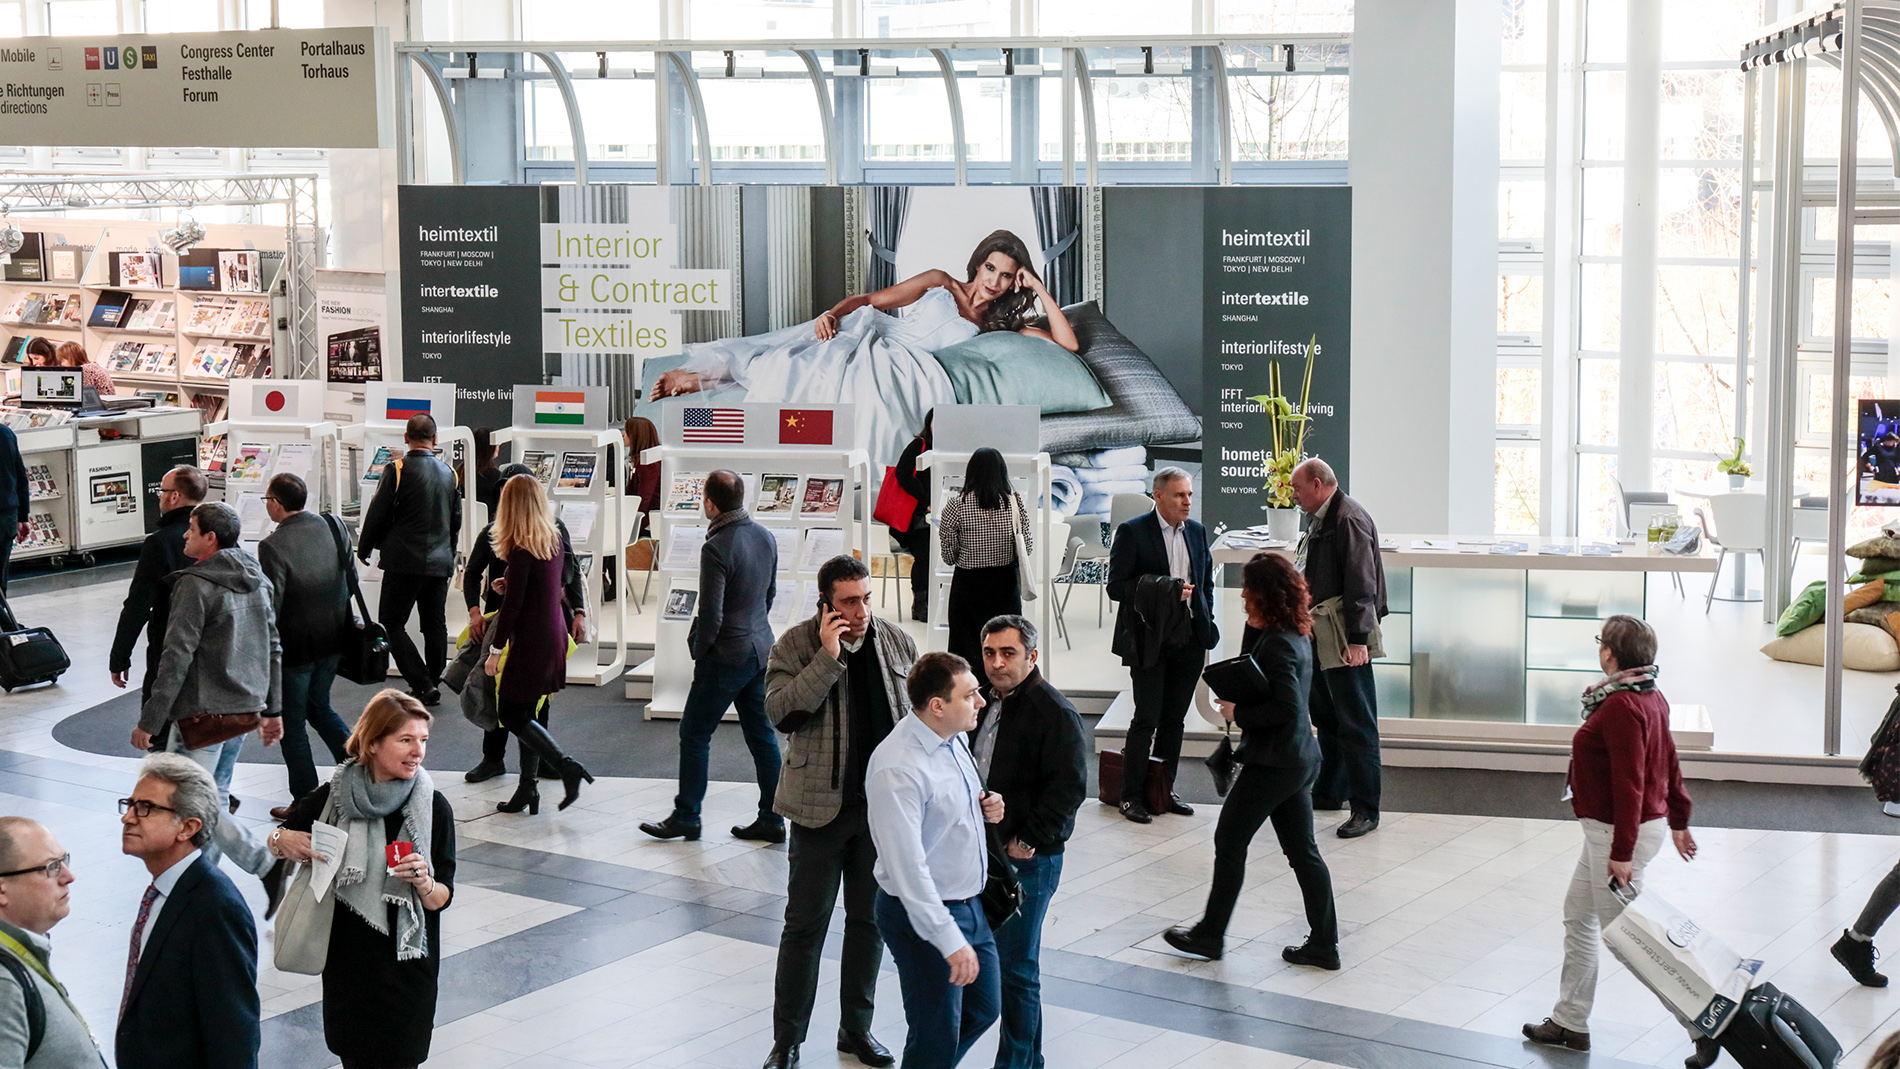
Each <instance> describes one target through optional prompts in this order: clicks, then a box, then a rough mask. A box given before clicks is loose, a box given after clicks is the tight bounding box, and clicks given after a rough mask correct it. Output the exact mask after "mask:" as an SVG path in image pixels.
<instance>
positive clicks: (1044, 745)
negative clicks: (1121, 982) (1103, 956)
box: [970, 616, 1089, 1069]
mask: <svg viewBox="0 0 1900 1069" xmlns="http://www.w3.org/2000/svg"><path fill="white" fill-rule="evenodd" d="M1036 658H1037V653H1036V625H1035V624H1032V623H1030V622H1029V621H1028V620H1026V619H1024V618H1022V617H1021V616H997V617H993V618H991V620H990V621H989V622H988V623H986V624H984V625H983V671H984V673H985V674H986V675H987V676H988V677H989V689H988V693H986V694H985V695H984V697H985V698H986V699H987V704H985V705H984V706H983V708H982V709H981V710H979V711H978V712H977V720H976V730H974V731H972V732H970V753H971V755H972V756H974V757H975V758H976V768H977V774H978V775H979V776H981V777H982V779H983V786H984V787H985V788H987V789H989V790H992V791H995V792H996V793H998V794H1000V795H1002V796H1003V819H1002V822H1001V823H999V824H997V825H996V832H997V835H998V837H999V838H1001V839H1002V840H1003V844H1004V850H1005V851H1006V852H1007V853H1008V854H1009V856H1010V860H1011V861H1012V862H1014V864H1015V866H1016V877H1017V879H1019V880H1021V881H1022V885H1023V902H1022V912H1021V913H1019V914H1018V915H1017V916H1016V918H1015V919H1014V920H1012V921H1010V922H1009V923H1008V924H1005V925H1003V927H1002V928H1001V929H1000V930H998V931H997V933H996V955H997V958H998V959H999V960H1000V961H1001V963H1002V968H1003V976H1002V980H1003V1029H1002V1036H1001V1039H1000V1040H999V1042H998V1043H997V1045H996V1069H1038V1067H1039V1066H1041V1065H1042V919H1043V917H1044V916H1045V915H1046V914H1047V913H1048V912H1049V901H1050V900H1051V899H1052V898H1054V897H1055V893H1056V885H1057V884H1058V883H1060V882H1061V880H1062V850H1063V844H1065V843H1066V842H1068V839H1069V835H1070V833H1071V832H1073V831H1075V811H1076V809H1077V808H1078V807H1079V806H1081V804H1082V799H1083V798H1084V797H1086V796H1087V795H1088V766H1087V764H1086V763H1085V760H1084V757H1083V755H1084V754H1086V753H1087V752H1088V750H1089V743H1088V736H1087V733H1086V732H1084V731H1083V729H1082V718H1081V717H1080V716H1077V715H1076V712H1075V706H1073V705H1071V704H1069V699H1067V698H1065V697H1063V695H1062V692H1061V691H1059V690H1057V689H1056V688H1055V687H1053V686H1051V685H1050V684H1049V682H1048V681H1047V680H1045V679H1043V678H1042V672H1041V670H1040V669H1038V668H1037V667H1036Z"/></svg>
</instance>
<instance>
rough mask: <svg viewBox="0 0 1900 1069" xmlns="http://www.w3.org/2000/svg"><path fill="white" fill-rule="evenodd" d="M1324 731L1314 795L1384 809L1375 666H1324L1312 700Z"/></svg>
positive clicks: (1365, 812) (1373, 812)
mask: <svg viewBox="0 0 1900 1069" xmlns="http://www.w3.org/2000/svg"><path fill="white" fill-rule="evenodd" d="M1307 711H1308V712H1309V713H1310V714H1311V716H1312V718H1313V727H1314V728H1315V729H1317V730H1318V732H1319V780H1318V782H1316V783H1314V784H1313V797H1315V798H1319V799H1323V800H1325V801H1328V802H1349V803H1351V805H1352V813H1353V815H1354V816H1363V817H1373V818H1377V817H1378V815H1379V774H1380V767H1379V696H1378V693H1377V692H1376V691H1374V690H1373V685H1372V666H1371V665H1369V664H1359V665H1350V666H1347V667H1343V668H1328V669H1325V670H1323V671H1322V670H1320V669H1319V668H1318V667H1317V665H1315V668H1314V671H1313V690H1312V693H1311V695H1310V697H1309V701H1308V702H1307Z"/></svg>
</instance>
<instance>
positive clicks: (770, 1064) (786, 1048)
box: [764, 1043, 798, 1069]
mask: <svg viewBox="0 0 1900 1069" xmlns="http://www.w3.org/2000/svg"><path fill="white" fill-rule="evenodd" d="M764 1069H798V1044H796V1043H774V1044H772V1053H770V1054H768V1055H766V1056H765V1067H764Z"/></svg>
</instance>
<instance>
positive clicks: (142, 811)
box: [119, 798, 178, 820]
mask: <svg viewBox="0 0 1900 1069" xmlns="http://www.w3.org/2000/svg"><path fill="white" fill-rule="evenodd" d="M155 809H156V810H163V811H164V812H167V813H170V814H172V815H174V816H176V815H177V814H178V810H176V809H173V808H172V807H171V806H168V805H159V804H158V803H157V802H153V801H149V800H147V799H144V798H121V799H119V815H120V816H124V815H125V814H126V812H127V811H128V810H137V811H138V814H139V819H140V820H144V819H145V818H146V817H149V816H151V815H152V811H153V810H155Z"/></svg>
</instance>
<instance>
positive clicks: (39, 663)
mask: <svg viewBox="0 0 1900 1069" xmlns="http://www.w3.org/2000/svg"><path fill="white" fill-rule="evenodd" d="M71 667H72V661H71V660H69V659H68V658H67V656H66V648H65V647H64V646H61V645H60V644H59V639H57V638H55V637H53V633H52V632H51V631H49V630H47V629H46V628H44V627H21V626H20V622H19V621H18V620H16V619H14V618H13V608H12V607H11V606H9V605H8V604H7V602H6V599H5V598H4V597H0V690H5V691H7V692H8V693H12V692H13V689H14V688H15V687H30V686H32V685H34V684H35V683H50V682H52V681H53V680H55V679H58V678H59V676H60V673H61V672H64V671H65V670H66V669H68V668H71Z"/></svg>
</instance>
